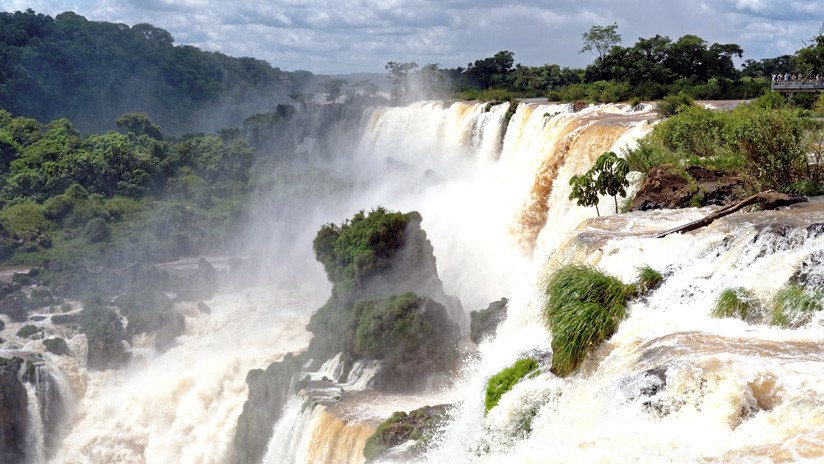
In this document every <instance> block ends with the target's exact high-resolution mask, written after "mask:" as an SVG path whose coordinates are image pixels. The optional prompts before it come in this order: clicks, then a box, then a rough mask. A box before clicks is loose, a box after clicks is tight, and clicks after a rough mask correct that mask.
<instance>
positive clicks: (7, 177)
mask: <svg viewBox="0 0 824 464" xmlns="http://www.w3.org/2000/svg"><path fill="white" fill-rule="evenodd" d="M119 121H120V124H121V125H123V126H124V127H128V128H129V129H130V130H134V131H137V132H129V133H128V134H125V135H124V134H119V133H117V132H108V133H106V134H102V135H94V134H93V135H88V136H82V135H80V133H79V132H78V131H77V130H76V129H74V127H73V126H72V124H71V123H70V122H69V121H68V120H65V119H62V120H57V121H52V122H51V123H49V124H46V125H41V124H40V123H38V122H37V121H34V120H32V119H28V118H23V117H13V116H12V115H11V114H10V113H8V112H6V111H3V110H0V140H2V139H3V138H4V137H5V138H6V139H9V140H12V141H13V142H14V144H13V145H11V146H10V148H9V149H8V150H7V151H6V152H4V156H5V160H6V161H7V162H6V163H0V259H3V260H8V262H9V263H12V264H38V263H41V262H44V261H46V260H51V261H53V262H55V261H56V262H76V259H77V257H82V259H83V260H89V261H95V260H97V261H100V260H103V259H104V258H105V257H107V256H108V257H109V258H111V259H114V256H113V254H114V253H117V254H119V255H120V257H121V258H126V259H138V260H152V259H163V260H167V259H170V258H174V257H175V256H180V255H185V254H191V253H195V252H197V251H199V250H202V249H204V248H210V247H217V246H219V245H220V244H222V242H223V241H224V240H225V238H226V237H227V236H228V235H229V234H230V233H231V232H234V227H235V220H236V219H237V218H239V217H240V216H241V215H242V214H243V207H244V205H243V203H244V199H245V197H246V195H247V194H248V192H250V191H251V190H252V189H253V188H254V186H253V185H250V168H251V166H252V163H253V161H254V154H255V152H254V149H253V148H252V147H251V146H250V145H248V144H247V143H246V142H244V141H235V142H232V143H231V144H227V143H225V142H224V141H223V140H222V139H220V138H219V137H217V136H209V135H199V136H191V137H187V138H184V139H171V138H163V137H161V135H160V133H159V130H160V129H159V128H158V127H157V126H156V125H155V124H154V123H152V121H150V120H149V119H148V118H146V117H145V114H143V115H134V114H132V115H124V117H123V118H121V119H119ZM161 139H162V140H161Z"/></svg>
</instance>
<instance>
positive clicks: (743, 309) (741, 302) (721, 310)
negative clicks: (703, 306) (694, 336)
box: [712, 287, 756, 321]
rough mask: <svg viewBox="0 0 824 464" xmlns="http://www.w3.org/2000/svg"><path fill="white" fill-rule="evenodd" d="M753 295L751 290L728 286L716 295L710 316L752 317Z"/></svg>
mask: <svg viewBox="0 0 824 464" xmlns="http://www.w3.org/2000/svg"><path fill="white" fill-rule="evenodd" d="M755 301H756V300H755V297H754V296H753V294H752V292H750V291H748V290H746V289H744V288H741V287H737V288H728V289H726V290H724V291H723V292H721V294H720V295H718V299H717V300H715V308H713V310H712V317H714V318H717V319H721V318H725V317H733V318H737V319H741V320H742V321H746V320H749V319H751V318H752V315H753V310H755V309H756V307H755Z"/></svg>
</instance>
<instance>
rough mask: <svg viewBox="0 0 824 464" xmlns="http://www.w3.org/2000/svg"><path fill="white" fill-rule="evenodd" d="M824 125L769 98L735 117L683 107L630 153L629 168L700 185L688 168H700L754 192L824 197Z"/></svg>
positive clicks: (734, 112) (735, 113)
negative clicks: (663, 169) (818, 157)
mask: <svg viewBox="0 0 824 464" xmlns="http://www.w3.org/2000/svg"><path fill="white" fill-rule="evenodd" d="M821 134H822V131H821V128H820V127H819V123H817V122H816V121H815V120H813V119H811V118H809V117H807V114H806V113H804V112H803V111H801V110H798V109H792V108H790V107H788V106H787V105H786V104H785V103H784V102H783V100H779V101H777V100H776V99H775V98H773V97H772V96H764V97H762V98H759V99H757V100H755V101H753V102H752V103H750V104H744V105H740V106H738V107H737V108H735V109H734V110H732V111H725V112H717V111H712V110H709V109H705V108H699V107H696V106H682V107H680V110H678V111H677V112H676V114H675V115H673V116H671V117H669V118H668V119H666V120H664V121H662V122H661V123H659V124H658V125H656V126H655V128H654V129H653V131H652V132H651V133H650V134H648V135H647V136H646V137H644V138H643V139H641V141H640V142H639V144H638V146H637V147H636V148H635V149H634V150H630V151H629V152H628V153H626V160H627V164H628V165H629V168H630V169H632V170H634V171H638V172H642V173H644V174H646V173H647V172H649V171H650V170H651V169H653V168H655V167H658V166H664V165H668V166H670V168H671V169H675V170H677V171H678V172H680V173H681V175H682V176H683V177H684V178H685V179H687V181H688V182H694V179H692V178H691V177H690V176H689V174H688V173H687V172H686V171H685V168H687V167H690V166H700V167H704V168H707V169H711V170H717V171H721V172H725V173H730V174H733V175H737V176H740V177H742V178H743V179H744V180H745V181H746V183H747V185H749V188H750V190H752V191H761V190H766V189H775V190H780V191H784V192H799V191H803V193H806V194H816V193H817V192H822V191H824V184H822V181H824V176H822V172H821V169H820V168H819V166H818V164H816V163H815V160H813V163H808V160H807V154H808V153H813V154H814V155H815V153H818V152H820V151H821V149H820V147H819V145H818V142H819V141H820V140H821Z"/></svg>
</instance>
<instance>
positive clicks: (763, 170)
mask: <svg viewBox="0 0 824 464" xmlns="http://www.w3.org/2000/svg"><path fill="white" fill-rule="evenodd" d="M731 116H733V118H732V120H731V122H730V127H729V129H728V131H729V135H728V137H730V139H731V140H730V141H731V143H734V144H735V145H736V147H737V148H738V149H739V150H740V152H741V153H742V155H743V156H744V158H745V159H746V166H747V170H748V172H749V173H750V174H751V175H752V177H753V178H754V179H755V180H756V183H757V184H758V185H759V188H761V189H770V188H772V189H785V188H787V187H788V186H789V185H790V184H792V183H793V181H794V180H796V179H797V178H799V177H800V176H803V174H804V171H805V167H806V150H805V146H804V126H803V122H802V120H801V118H800V117H798V115H797V114H795V113H794V112H792V111H790V110H786V109H779V110H772V111H770V110H764V109H760V108H758V107H755V106H749V107H742V108H741V109H739V110H737V111H735V112H734V113H733V114H732V115H731Z"/></svg>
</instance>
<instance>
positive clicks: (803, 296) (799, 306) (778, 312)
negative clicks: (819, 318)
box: [770, 284, 824, 328]
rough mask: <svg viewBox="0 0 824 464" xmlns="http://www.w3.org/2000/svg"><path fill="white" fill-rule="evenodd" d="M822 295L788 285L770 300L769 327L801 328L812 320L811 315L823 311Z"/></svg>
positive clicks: (794, 285) (795, 285)
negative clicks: (770, 314) (770, 315)
mask: <svg viewBox="0 0 824 464" xmlns="http://www.w3.org/2000/svg"><path fill="white" fill-rule="evenodd" d="M821 301H822V295H821V293H819V292H811V291H807V290H806V289H805V288H804V287H802V286H800V285H797V284H790V285H788V286H786V287H784V288H783V289H781V290H779V292H778V293H776V295H775V297H774V298H773V300H772V317H771V318H770V324H771V325H777V326H781V327H785V328H796V327H801V326H803V325H805V324H807V323H808V322H810V320H811V319H812V316H813V313H815V312H818V311H821V310H822V309H824V306H822V303H821Z"/></svg>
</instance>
